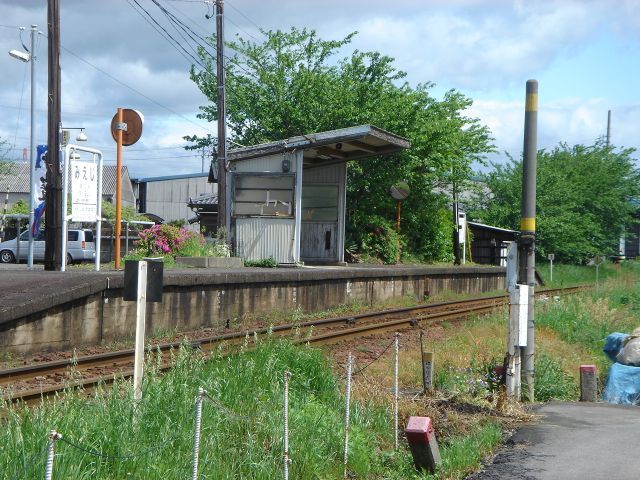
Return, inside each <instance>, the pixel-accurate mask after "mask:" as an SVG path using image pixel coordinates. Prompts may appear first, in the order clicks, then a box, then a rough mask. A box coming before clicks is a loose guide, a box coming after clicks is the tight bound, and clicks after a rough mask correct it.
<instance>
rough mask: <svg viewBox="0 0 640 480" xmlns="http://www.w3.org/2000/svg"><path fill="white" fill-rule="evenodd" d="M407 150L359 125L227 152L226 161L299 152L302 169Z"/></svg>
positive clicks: (373, 129)
mask: <svg viewBox="0 0 640 480" xmlns="http://www.w3.org/2000/svg"><path fill="white" fill-rule="evenodd" d="M410 146H411V143H410V142H409V140H407V139H406V138H403V137H400V136H398V135H395V134H393V133H389V132H386V131H384V130H382V129H380V128H378V127H374V126H373V125H359V126H357V127H349V128H341V129H339V130H330V131H328V132H320V133H312V134H309V135H300V136H298V137H292V138H288V139H286V140H280V141H277V142H270V143H263V144H260V145H253V146H250V147H242V148H238V149H235V150H231V151H230V152H229V154H228V160H229V161H230V162H238V161H242V160H248V159H250V158H256V157H264V156H267V155H276V154H279V153H285V152H291V151H294V150H302V151H303V159H304V164H305V166H313V165H316V164H320V163H326V162H329V161H330V162H347V161H349V160H356V159H360V158H365V157H371V156H376V155H387V154H390V153H395V152H399V151H401V150H403V149H405V148H409V147H410Z"/></svg>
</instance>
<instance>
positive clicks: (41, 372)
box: [0, 287, 585, 404]
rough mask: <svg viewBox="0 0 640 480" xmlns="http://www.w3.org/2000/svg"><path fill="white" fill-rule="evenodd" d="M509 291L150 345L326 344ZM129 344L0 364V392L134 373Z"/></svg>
mask: <svg viewBox="0 0 640 480" xmlns="http://www.w3.org/2000/svg"><path fill="white" fill-rule="evenodd" d="M584 288H585V287H573V288H565V289H551V290H543V291H540V292H538V293H537V295H556V294H571V293H577V292H578V291H580V290H583V289H584ZM507 303H508V296H507V295H496V296H490V297H481V298H471V299H466V300H457V301H450V302H439V303H430V304H423V305H418V306H415V307H407V308H394V309H387V310H382V311H379V312H373V313H364V314H358V315H349V316H342V317H334V318H328V319H321V320H313V321H308V322H300V323H290V324H285V325H278V326H273V327H269V328H258V329H255V330H244V331H235V332H230V333H225V334H222V335H215V336H210V337H206V338H200V339H197V340H190V341H187V342H185V341H179V342H170V343H164V344H155V345H150V346H149V347H148V350H149V351H153V352H154V353H155V354H157V355H160V357H161V358H160V359H159V360H160V362H159V363H160V365H161V369H162V370H167V369H169V368H171V352H172V351H175V350H176V349H178V348H180V346H183V345H189V346H191V347H192V348H196V349H200V350H202V351H204V352H205V353H207V352H210V351H212V350H214V349H215V348H217V347H218V346H219V345H221V344H225V345H238V344H242V343H243V342H244V341H245V338H246V337H247V336H249V337H251V336H253V335H265V334H267V333H272V334H275V335H291V334H292V333H293V332H296V331H300V330H302V329H308V331H309V332H312V334H310V335H309V336H306V337H305V338H300V337H299V336H298V337H296V338H294V342H298V343H314V344H330V343H337V342H340V341H344V340H348V339H352V338H357V337H361V336H365V335H371V334H376V333H381V332H385V331H395V330H398V329H401V328H406V327H412V326H417V325H419V324H428V323H432V322H441V321H445V320H451V319H461V318H466V317H469V316H471V315H480V314H486V313H489V312H491V311H493V310H495V309H496V308H498V307H501V306H504V305H507ZM133 357H134V350H133V349H125V350H119V351H115V352H106V353H98V354H95V355H87V356H82V357H78V358H75V359H64V360H56V361H50V362H42V363H38V364H34V365H27V366H23V367H17V368H10V369H5V370H0V392H1V391H5V392H9V393H8V394H6V395H5V396H4V400H7V401H11V402H17V401H23V402H25V403H27V404H31V403H37V402H40V401H41V399H42V398H43V397H47V396H50V395H54V394H56V393H60V392H63V391H64V389H65V388H69V387H71V388H73V387H83V388H85V389H88V390H90V389H91V388H93V387H94V386H96V385H98V384H99V383H109V382H111V381H113V379H114V378H116V377H124V378H128V377H130V376H132V375H133Z"/></svg>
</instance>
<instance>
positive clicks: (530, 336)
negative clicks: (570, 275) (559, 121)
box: [518, 80, 538, 402]
mask: <svg viewBox="0 0 640 480" xmlns="http://www.w3.org/2000/svg"><path fill="white" fill-rule="evenodd" d="M537 136H538V82H537V80H527V96H526V102H525V112H524V157H523V165H522V209H521V213H520V243H519V246H518V251H519V252H518V253H519V271H518V283H519V284H525V285H529V311H528V315H527V317H528V319H527V345H526V347H524V352H523V353H524V355H523V358H522V373H523V382H522V383H523V385H522V387H523V388H522V392H523V393H524V395H525V397H526V398H527V399H528V400H529V401H531V402H533V401H534V394H533V392H534V389H533V387H534V384H533V382H534V356H535V317H534V287H535V282H536V253H535V250H536V249H535V247H536V242H535V240H536V161H537V158H536V155H537Z"/></svg>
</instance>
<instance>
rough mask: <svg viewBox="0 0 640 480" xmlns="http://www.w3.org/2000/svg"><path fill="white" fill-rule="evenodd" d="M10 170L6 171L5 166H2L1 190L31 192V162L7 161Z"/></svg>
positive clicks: (0, 168)
mask: <svg viewBox="0 0 640 480" xmlns="http://www.w3.org/2000/svg"><path fill="white" fill-rule="evenodd" d="M6 165H7V166H8V169H9V171H8V172H7V173H4V166H0V192H1V193H4V192H6V191H7V190H9V193H29V192H30V191H31V188H30V186H29V164H28V163H26V162H7V163H6Z"/></svg>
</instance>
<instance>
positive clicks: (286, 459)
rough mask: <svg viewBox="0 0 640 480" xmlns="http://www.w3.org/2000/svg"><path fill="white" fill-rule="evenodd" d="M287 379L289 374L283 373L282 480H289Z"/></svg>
mask: <svg viewBox="0 0 640 480" xmlns="http://www.w3.org/2000/svg"><path fill="white" fill-rule="evenodd" d="M289 377H291V373H290V372H288V371H286V370H285V372H284V399H283V406H284V439H283V443H284V480H289V463H290V460H289Z"/></svg>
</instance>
